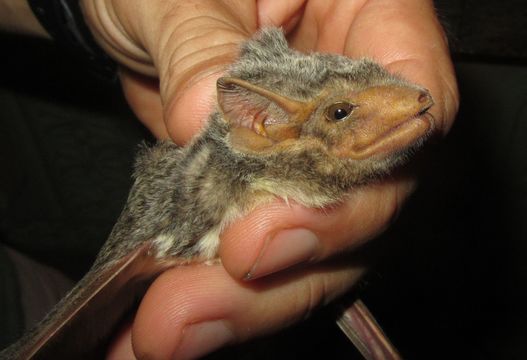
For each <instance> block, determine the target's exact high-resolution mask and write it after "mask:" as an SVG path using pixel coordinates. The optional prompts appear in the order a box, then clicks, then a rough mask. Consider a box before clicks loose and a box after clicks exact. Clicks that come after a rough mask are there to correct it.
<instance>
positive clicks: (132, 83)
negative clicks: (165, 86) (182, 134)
mask: <svg viewBox="0 0 527 360" xmlns="http://www.w3.org/2000/svg"><path fill="white" fill-rule="evenodd" d="M119 77H120V79H121V86H122V88H123V93H124V96H125V97H126V100H127V102H128V104H129V105H130V107H131V108H132V110H133V111H134V113H135V115H136V116H137V118H138V119H139V120H140V121H141V122H142V123H143V125H145V126H146V127H147V128H148V130H150V132H151V133H152V134H153V135H154V136H155V137H156V138H158V139H168V132H167V128H166V126H165V123H164V122H163V107H162V105H161V98H160V95H159V82H158V81H157V80H156V79H154V78H151V77H148V76H144V75H141V74H138V73H136V72H133V71H130V70H128V69H126V68H123V69H121V70H120V74H119Z"/></svg>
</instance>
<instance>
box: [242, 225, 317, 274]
mask: <svg viewBox="0 0 527 360" xmlns="http://www.w3.org/2000/svg"><path fill="white" fill-rule="evenodd" d="M318 244H319V241H318V238H317V236H316V235H315V234H314V233H312V232H311V231H309V230H306V229H294V230H283V231H281V232H279V233H278V234H277V235H275V237H273V238H271V239H269V240H267V242H266V244H265V245H264V248H263V249H262V251H261V253H260V254H259V255H258V258H257V259H256V262H255V263H254V265H253V266H252V268H251V269H250V270H249V272H248V273H247V275H246V276H245V280H252V279H256V278H259V277H262V276H265V275H268V274H271V273H274V272H277V271H280V270H283V269H286V268H288V267H291V266H293V265H296V264H299V263H301V262H305V261H308V260H310V259H312V258H313V256H314V255H315V252H316V250H317V247H318Z"/></svg>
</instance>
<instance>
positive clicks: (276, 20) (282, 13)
mask: <svg viewBox="0 0 527 360" xmlns="http://www.w3.org/2000/svg"><path fill="white" fill-rule="evenodd" d="M305 4H306V0H284V1H274V0H258V2H257V6H258V24H259V27H266V26H275V27H282V28H283V29H284V31H285V32H286V33H288V32H289V31H291V30H292V29H293V28H294V27H295V26H296V25H297V24H298V22H299V21H300V19H301V18H302V15H303V12H304V6H305Z"/></svg>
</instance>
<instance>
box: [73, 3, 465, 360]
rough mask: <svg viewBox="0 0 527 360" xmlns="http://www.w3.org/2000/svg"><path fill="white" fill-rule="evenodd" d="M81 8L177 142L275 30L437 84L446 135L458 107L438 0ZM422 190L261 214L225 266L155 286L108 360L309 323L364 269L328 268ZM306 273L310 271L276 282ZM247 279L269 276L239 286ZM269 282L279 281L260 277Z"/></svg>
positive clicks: (194, 269)
mask: <svg viewBox="0 0 527 360" xmlns="http://www.w3.org/2000/svg"><path fill="white" fill-rule="evenodd" d="M83 5H84V7H85V10H86V15H87V19H88V21H89V22H90V24H91V27H92V29H93V30H94V33H95V35H96V36H97V38H98V39H99V42H100V43H101V44H102V46H103V47H104V48H105V49H106V50H107V51H108V52H109V53H110V54H111V55H112V56H114V57H115V58H116V59H117V60H118V61H119V62H121V64H123V65H124V66H126V67H127V69H126V70H123V71H122V72H121V79H122V84H123V89H124V91H125V94H126V96H127V99H128V101H129V103H130V105H131V106H132V108H133V109H134V111H135V112H136V114H137V115H138V117H139V118H140V119H141V120H142V121H143V122H144V123H145V125H146V126H147V127H148V128H149V129H151V131H152V132H153V133H154V134H155V135H156V136H157V137H160V138H166V137H170V138H172V139H173V140H174V141H176V142H177V143H180V144H184V143H185V142H187V141H188V140H189V139H190V137H191V136H192V135H194V134H195V133H196V132H197V131H198V129H199V128H200V127H201V126H202V124H203V122H204V121H206V119H207V115H208V114H209V113H210V111H211V109H212V107H213V102H212V99H213V93H214V89H215V81H216V79H217V78H218V77H219V76H220V75H221V73H222V72H223V71H224V69H225V67H226V66H227V65H228V64H229V63H230V62H231V61H233V60H234V59H235V56H236V52H237V45H238V44H239V43H240V42H241V41H243V40H244V39H246V38H248V37H250V36H251V34H252V33H253V32H254V31H255V30H256V29H257V28H258V27H260V26H265V25H270V24H272V25H278V26H280V25H282V26H284V27H285V28H286V29H287V30H289V39H290V42H291V44H292V46H294V47H296V48H298V49H300V50H304V51H312V50H315V51H322V52H324V51H327V52H335V53H340V54H344V55H347V56H351V57H361V56H367V57H370V58H373V59H375V60H377V61H378V62H380V63H382V64H384V65H385V66H386V67H387V68H388V69H389V70H390V71H393V72H397V73H399V74H401V75H402V76H403V77H406V78H407V79H408V80H410V81H413V82H416V83H419V84H421V85H423V86H424V87H426V88H428V89H429V90H430V91H431V93H432V95H433V97H434V99H435V100H436V105H435V106H434V107H433V109H432V113H433V115H434V117H435V119H436V121H437V126H438V131H440V132H442V133H446V132H447V131H448V129H449V128H450V125H451V124H452V122H453V117H454V115H455V112H456V110H457V101H458V95H457V90H456V83H455V79H454V75H453V70H452V66H451V63H450V60H449V57H448V51H447V47H446V43H445V39H444V37H443V33H442V31H441V28H440V26H439V24H438V22H437V19H436V18H435V15H434V11H433V5H432V2H431V1H422V0H393V1H391V2H389V3H388V4H387V3H386V2H383V1H379V0H362V1H354V2H349V1H342V2H339V1H298V0H297V1H294V0H290V1H281V2H276V1H270V0H260V1H239V2H238V1H228V0H224V1H212V0H211V1H199V2H198V1H178V0H173V1H171V2H167V1H161V0H153V1H149V2H148V3H146V2H144V1H140V0H127V1H125V0H113V1H110V0H83ZM152 77H155V78H158V79H159V83H158V82H157V80H154V79H153V78H152ZM414 184H415V180H414V179H413V178H412V177H411V176H408V175H405V176H394V177H391V178H390V179H387V180H385V181H383V182H382V183H379V184H375V185H370V186H367V187H364V188H361V189H357V190H356V191H355V192H354V193H353V194H351V196H350V197H349V199H348V200H347V201H346V202H345V203H343V204H341V205H340V206H339V207H337V208H335V209H330V210H328V211H327V213H321V212H319V211H317V210H313V209H305V208H302V207H300V206H298V205H295V204H292V206H288V205H286V204H283V203H281V202H279V201H277V202H275V203H273V204H271V205H269V206H265V207H262V208H258V209H256V210H255V211H253V212H252V213H251V214H249V215H248V216H246V217H245V218H244V219H241V220H240V221H238V222H236V223H235V224H233V225H232V226H230V227H229V228H228V229H226V230H225V231H224V233H223V234H222V242H221V248H220V257H221V259H222V263H223V266H219V265H218V266H203V265H196V266H189V267H181V268H175V269H172V270H170V271H167V272H166V273H164V274H163V275H161V276H160V277H159V278H158V279H157V280H156V281H155V282H154V284H153V285H152V286H151V288H150V289H149V291H148V292H147V294H146V295H145V297H144V299H143V302H142V304H141V306H140V308H139V310H138V313H137V316H136V319H135V322H134V324H133V327H130V326H127V327H125V328H124V329H123V331H122V332H121V333H120V334H119V336H118V337H117V339H116V341H115V342H114V345H113V347H112V348H111V349H110V352H109V358H115V359H117V358H125V357H126V358H130V357H132V346H131V344H132V343H133V350H134V351H135V355H136V356H137V357H149V358H150V357H151V358H156V359H157V358H159V359H164V358H170V357H174V356H175V357H177V358H182V359H183V358H191V357H196V356H199V355H203V354H205V353H207V352H209V351H212V350H213V349H215V348H217V347H219V346H222V345H224V344H225V343H234V342H239V341H243V340H245V339H248V338H250V337H253V336H257V335H260V334H264V333H268V332H271V331H273V330H276V329H278V328H281V327H284V326H286V325H288V324H290V323H292V322H294V321H297V320H299V319H301V318H303V317H304V316H305V315H306V314H308V313H309V312H310V311H311V310H313V308H314V307H316V306H318V305H320V304H323V303H326V302H328V301H330V300H331V299H333V298H335V297H336V296H338V295H340V294H341V293H343V292H344V291H346V290H347V289H348V288H349V287H350V286H352V285H353V283H354V282H356V280H357V279H358V278H359V277H360V275H361V274H362V273H363V271H364V266H363V265H359V264H357V263H351V264H350V263H346V264H343V263H342V262H332V261H325V262H323V260H325V259H328V258H330V257H331V256H332V255H334V254H336V253H341V252H343V251H348V250H350V249H353V248H356V247H357V246H358V245H359V244H361V243H363V242H364V241H366V240H368V239H371V238H372V237H374V236H375V235H377V234H379V233H380V232H381V231H382V230H383V229H384V228H385V227H386V226H387V225H388V224H389V222H390V221H391V219H392V218H393V217H394V216H395V214H396V213H397V212H398V210H399V208H400V207H401V205H402V203H403V202H404V200H405V198H406V197H407V196H408V195H409V194H410V193H411V191H412V189H413V187H414ZM299 263H304V265H303V266H301V267H300V266H298V267H296V268H295V269H294V271H287V272H282V273H280V272H279V271H280V270H283V269H285V268H287V267H290V266H292V265H295V264H299ZM255 264H257V266H256V265H255ZM248 273H250V274H251V275H252V277H253V279H254V278H257V277H262V278H261V279H259V280H252V281H244V279H245V278H246V275H247V274H248ZM270 273H277V274H275V275H274V276H272V277H264V276H265V275H267V274H270ZM132 334H133V335H132ZM131 336H132V337H133V341H130V338H131Z"/></svg>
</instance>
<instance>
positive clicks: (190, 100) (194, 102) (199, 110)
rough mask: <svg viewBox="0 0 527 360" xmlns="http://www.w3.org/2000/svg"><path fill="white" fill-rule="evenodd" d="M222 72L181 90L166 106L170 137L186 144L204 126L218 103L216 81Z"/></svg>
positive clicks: (176, 141) (210, 75) (166, 120)
mask: <svg viewBox="0 0 527 360" xmlns="http://www.w3.org/2000/svg"><path fill="white" fill-rule="evenodd" d="M220 74H221V72H214V73H212V74H209V75H207V76H205V77H203V78H201V79H199V80H196V81H195V82H193V83H192V84H191V85H189V86H187V87H186V88H185V89H184V90H183V91H180V93H179V94H178V96H177V97H174V98H173V99H172V100H171V102H170V103H169V104H167V106H166V112H165V124H166V129H167V132H168V135H169V136H170V138H171V139H172V140H173V141H174V142H175V143H176V144H179V145H184V144H186V143H187V142H188V141H189V140H190V139H191V138H192V137H193V136H195V135H196V134H197V133H199V131H200V130H201V129H202V128H203V126H204V125H205V124H206V123H207V121H208V119H209V115H210V113H211V111H212V109H214V106H215V105H216V102H215V96H214V93H215V90H216V81H217V79H218V78H219V76H220Z"/></svg>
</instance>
